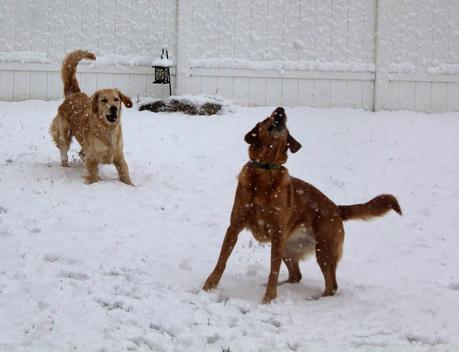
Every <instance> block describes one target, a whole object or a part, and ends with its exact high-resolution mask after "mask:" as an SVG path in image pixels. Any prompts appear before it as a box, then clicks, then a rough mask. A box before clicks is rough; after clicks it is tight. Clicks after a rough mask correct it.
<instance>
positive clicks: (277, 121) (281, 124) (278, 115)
mask: <svg viewBox="0 0 459 352" xmlns="http://www.w3.org/2000/svg"><path fill="white" fill-rule="evenodd" d="M272 116H273V120H274V121H273V124H272V126H271V128H270V130H274V131H276V132H282V130H283V129H284V128H285V121H286V120H287V115H286V114H285V110H284V108H281V107H278V108H277V109H276V110H274V112H273V115H272Z"/></svg>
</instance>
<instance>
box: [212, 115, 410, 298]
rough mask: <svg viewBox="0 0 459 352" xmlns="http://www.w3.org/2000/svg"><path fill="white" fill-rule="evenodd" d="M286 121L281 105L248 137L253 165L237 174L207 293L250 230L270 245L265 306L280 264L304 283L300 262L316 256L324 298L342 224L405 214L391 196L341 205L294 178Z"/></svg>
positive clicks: (332, 284)
mask: <svg viewBox="0 0 459 352" xmlns="http://www.w3.org/2000/svg"><path fill="white" fill-rule="evenodd" d="M286 120H287V116H286V114H285V111H284V109H283V108H281V107H279V108H277V109H276V110H275V111H274V112H273V113H272V115H271V116H269V117H268V118H266V119H265V120H264V121H262V122H259V123H258V124H257V125H256V126H255V128H253V129H252V130H251V131H250V132H249V133H247V135H246V136H245V141H246V142H247V143H248V144H250V147H249V156H250V161H249V162H248V163H247V164H245V165H244V167H243V168H242V171H241V173H240V174H239V183H238V187H237V190H236V198H235V200H234V205H233V211H232V213H231V222H230V226H229V227H228V230H227V231H226V235H225V239H224V241H223V245H222V248H221V252H220V257H219V259H218V262H217V265H216V266H215V269H214V271H213V272H212V273H211V274H210V276H209V277H208V278H207V280H206V282H205V284H204V290H206V291H207V290H210V289H212V288H214V287H215V286H217V285H218V282H219V281H220V278H221V277H222V274H223V271H224V270H225V266H226V262H227V260H228V257H229V256H230V254H231V252H232V250H233V249H234V246H235V245H236V241H237V237H238V234H239V233H240V232H241V231H242V229H244V228H247V229H249V230H250V231H251V232H252V234H253V236H254V237H255V238H256V239H257V240H258V241H260V242H271V271H270V274H269V280H268V286H267V288H266V293H265V296H264V299H263V303H269V302H271V301H272V300H273V299H274V298H276V296H277V285H278V277H279V271H280V265H281V262H282V261H283V262H284V263H285V265H286V266H287V269H288V272H289V277H288V280H287V282H290V283H295V282H298V281H300V280H301V272H300V268H299V264H298V263H299V260H300V259H303V258H304V257H306V256H307V255H308V254H312V253H314V252H315V254H316V258H317V262H318V263H319V266H320V269H321V270H322V273H323V275H324V279H325V291H324V293H323V296H332V295H334V294H335V292H336V290H337V289H338V284H337V281H336V268H337V265H338V262H339V260H340V258H341V256H342V252H343V241H344V228H343V221H345V220H351V219H361V220H369V219H371V218H373V217H377V216H382V215H384V214H385V213H386V212H387V211H389V210H390V209H393V210H395V211H396V212H397V213H399V214H400V215H401V213H402V212H401V210H400V206H399V204H398V202H397V199H396V198H395V197H394V196H392V195H380V196H377V197H376V198H374V199H372V200H370V201H369V202H368V203H365V204H356V205H348V206H341V205H339V206H337V205H335V203H333V202H332V201H331V200H330V199H328V198H327V197H326V196H325V195H324V194H323V193H322V192H320V191H319V190H318V189H317V188H315V187H313V186H312V185H310V184H308V183H306V182H303V181H301V180H299V179H297V178H294V177H291V176H290V175H289V173H288V170H287V169H286V168H285V167H284V166H282V164H284V163H285V162H286V161H287V151H288V150H290V151H291V152H292V153H296V152H297V151H298V150H299V149H300V148H301V144H300V143H299V142H298V141H296V140H295V139H294V138H293V137H292V136H291V135H290V133H289V131H288V129H287V126H286Z"/></svg>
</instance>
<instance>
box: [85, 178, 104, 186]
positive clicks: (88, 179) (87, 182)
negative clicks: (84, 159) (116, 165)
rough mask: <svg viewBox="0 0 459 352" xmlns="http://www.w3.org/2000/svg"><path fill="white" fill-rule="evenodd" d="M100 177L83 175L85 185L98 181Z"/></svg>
mask: <svg viewBox="0 0 459 352" xmlns="http://www.w3.org/2000/svg"><path fill="white" fill-rule="evenodd" d="M100 180H101V178H100V177H99V176H86V177H85V183H86V184H87V185H91V184H93V183H96V182H99V181H100Z"/></svg>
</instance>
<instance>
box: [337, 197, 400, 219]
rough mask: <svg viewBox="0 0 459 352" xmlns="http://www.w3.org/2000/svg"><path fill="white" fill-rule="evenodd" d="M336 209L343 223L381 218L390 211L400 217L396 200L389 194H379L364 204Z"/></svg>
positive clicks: (340, 206) (341, 206)
mask: <svg viewBox="0 0 459 352" xmlns="http://www.w3.org/2000/svg"><path fill="white" fill-rule="evenodd" d="M338 208H339V211H340V214H341V219H342V220H343V221H345V220H371V219H373V218H375V217H378V216H383V215H384V214H386V213H387V212H388V211H389V210H391V209H392V210H394V211H396V212H397V213H398V214H400V215H402V210H401V209H400V205H399V204H398V201H397V198H395V197H394V196H393V195H391V194H381V195H379V196H377V197H375V198H373V199H372V200H370V201H369V202H367V203H364V204H354V205H339V206H338Z"/></svg>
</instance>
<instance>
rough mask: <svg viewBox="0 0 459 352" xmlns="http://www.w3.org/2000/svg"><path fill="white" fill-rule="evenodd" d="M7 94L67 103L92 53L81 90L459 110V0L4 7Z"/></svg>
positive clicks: (1, 57)
mask: <svg viewBox="0 0 459 352" xmlns="http://www.w3.org/2000/svg"><path fill="white" fill-rule="evenodd" d="M0 28H1V32H2V33H3V35H2V36H0V99H3V100H22V99H29V98H33V99H57V98H59V97H61V94H62V93H61V90H62V85H61V82H60V77H59V69H60V67H59V62H60V61H61V60H62V57H63V55H64V53H65V52H68V51H70V50H72V49H75V48H85V49H88V50H91V51H93V52H95V53H96V55H97V56H98V60H97V61H96V63H97V64H96V65H82V66H81V67H80V70H79V72H80V80H81V85H82V88H83V89H84V90H85V91H87V92H89V93H91V92H92V91H94V90H96V89H98V88H102V87H109V86H116V87H118V88H120V89H122V90H124V91H125V92H126V93H127V94H129V95H131V96H132V97H136V96H157V97H164V96H167V94H168V91H167V89H166V87H159V86H153V85H152V84H151V81H152V78H153V77H152V75H153V70H152V68H151V67H150V65H149V64H150V63H151V61H152V60H153V59H154V58H156V57H157V56H158V55H159V53H160V51H161V48H163V47H166V48H168V49H169V52H170V54H171V56H172V57H173V59H174V61H175V63H176V65H177V67H176V72H177V76H176V77H174V78H175V79H174V84H173V89H174V92H176V93H180V94H201V93H205V94H218V95H222V96H223V97H225V98H232V99H234V100H236V101H237V102H239V103H241V104H244V105H251V106H257V105H285V106H299V105H303V106H314V107H324V108H329V107H352V108H363V109H368V110H381V109H394V110H396V109H407V110H417V111H424V112H431V111H458V110H459V1H457V0H441V1H438V0H199V1H198V0H143V1H130V2H126V1H122V0H120V1H108V0H93V1H89V0H86V1H77V0H65V1H64V0H62V1H59V0H57V1H48V0H46V1H45V0H36V1H32V0H22V1H8V0H0Z"/></svg>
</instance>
